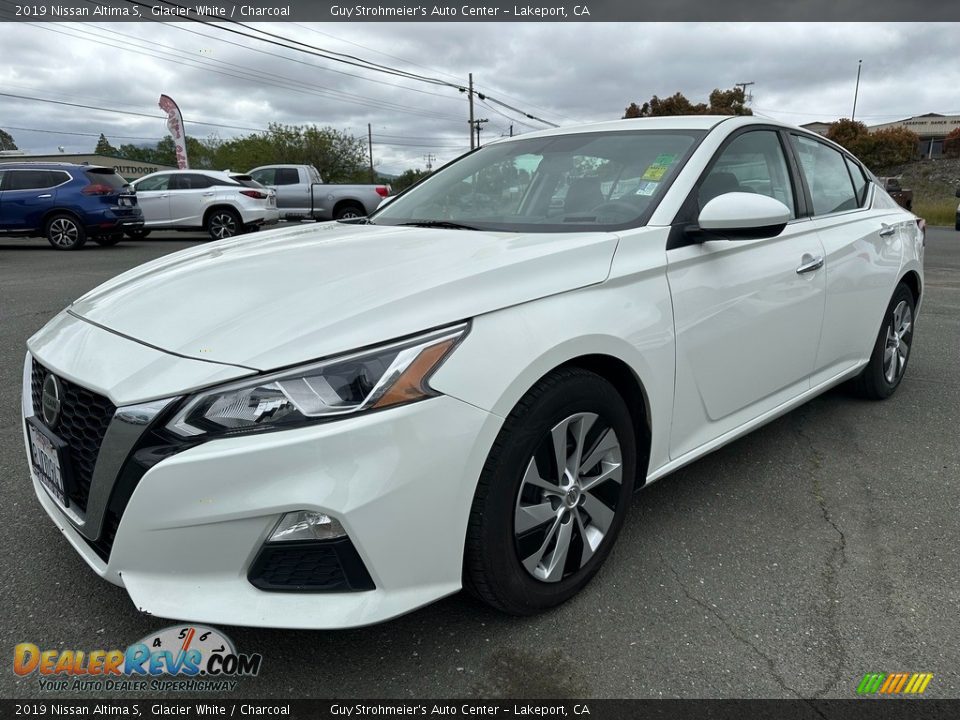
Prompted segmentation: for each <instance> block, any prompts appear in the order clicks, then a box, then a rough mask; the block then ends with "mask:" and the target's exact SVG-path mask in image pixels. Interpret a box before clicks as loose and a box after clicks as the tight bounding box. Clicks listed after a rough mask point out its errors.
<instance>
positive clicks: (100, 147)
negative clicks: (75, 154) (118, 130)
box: [93, 133, 117, 156]
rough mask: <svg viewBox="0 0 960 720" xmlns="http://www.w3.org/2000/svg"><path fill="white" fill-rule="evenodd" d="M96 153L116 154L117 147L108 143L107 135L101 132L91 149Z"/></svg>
mask: <svg viewBox="0 0 960 720" xmlns="http://www.w3.org/2000/svg"><path fill="white" fill-rule="evenodd" d="M93 152H94V153H96V154H97V155H111V156H116V154H117V149H116V148H115V147H114V146H113V145H111V144H110V141H109V140H107V136H106V135H104V134H103V133H100V139H99V140H97V147H96V149H95V150H94V151H93Z"/></svg>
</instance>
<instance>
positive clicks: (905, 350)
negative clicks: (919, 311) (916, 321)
mask: <svg viewBox="0 0 960 720" xmlns="http://www.w3.org/2000/svg"><path fill="white" fill-rule="evenodd" d="M912 327H913V312H912V311H911V310H910V306H909V305H908V304H907V302H906V301H905V300H901V301H900V302H899V303H897V306H896V307H895V308H894V309H893V315H892V317H891V319H890V324H889V325H887V340H886V344H885V346H884V350H883V376H884V378H886V380H887V382H888V383H890V384H891V385H892V384H893V383H895V382H896V381H897V379H898V378H899V377H900V376H901V375H902V374H903V371H904V368H906V366H907V356H908V355H909V354H910V346H909V345H908V344H907V341H906V338H907V336H909V335H910V330H911V329H912Z"/></svg>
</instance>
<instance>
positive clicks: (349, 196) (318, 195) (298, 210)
mask: <svg viewBox="0 0 960 720" xmlns="http://www.w3.org/2000/svg"><path fill="white" fill-rule="evenodd" d="M248 174H249V175H250V176H251V177H253V179H254V180H256V181H257V182H258V183H260V184H261V185H266V186H267V187H270V188H274V189H276V191H277V209H278V210H279V211H280V219H281V220H345V219H347V218H356V217H363V216H364V215H369V214H370V213H372V212H373V211H374V210H376V209H377V206H378V205H379V204H380V201H381V200H383V199H384V198H385V197H387V195H389V194H390V186H389V185H328V184H326V183H324V182H323V180H322V179H321V177H320V172H319V171H318V170H317V169H316V168H315V167H313V165H263V166H261V167H257V168H254V169H253V170H251V171H250V172H249V173H248Z"/></svg>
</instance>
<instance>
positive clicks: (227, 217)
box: [210, 213, 237, 240]
mask: <svg viewBox="0 0 960 720" xmlns="http://www.w3.org/2000/svg"><path fill="white" fill-rule="evenodd" d="M210 234H211V235H212V236H213V237H215V238H216V239H217V240H225V239H226V238H230V237H233V236H234V235H236V234H237V221H236V218H234V217H233V215H231V214H230V213H217V214H216V215H214V216H213V217H212V218H210Z"/></svg>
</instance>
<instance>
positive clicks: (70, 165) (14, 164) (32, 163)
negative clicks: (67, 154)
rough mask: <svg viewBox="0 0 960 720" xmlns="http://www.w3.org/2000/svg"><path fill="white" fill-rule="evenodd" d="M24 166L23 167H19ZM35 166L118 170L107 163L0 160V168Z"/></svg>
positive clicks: (29, 167) (60, 168) (19, 168)
mask: <svg viewBox="0 0 960 720" xmlns="http://www.w3.org/2000/svg"><path fill="white" fill-rule="evenodd" d="M17 166H23V167H17ZM33 168H43V169H50V168H53V169H59V170H66V169H76V170H110V171H112V172H116V170H114V169H113V168H111V167H107V166H106V165H86V164H83V165H81V164H80V163H68V162H44V161H41V160H36V161H34V160H9V161H8V160H0V170H32V169H33Z"/></svg>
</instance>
